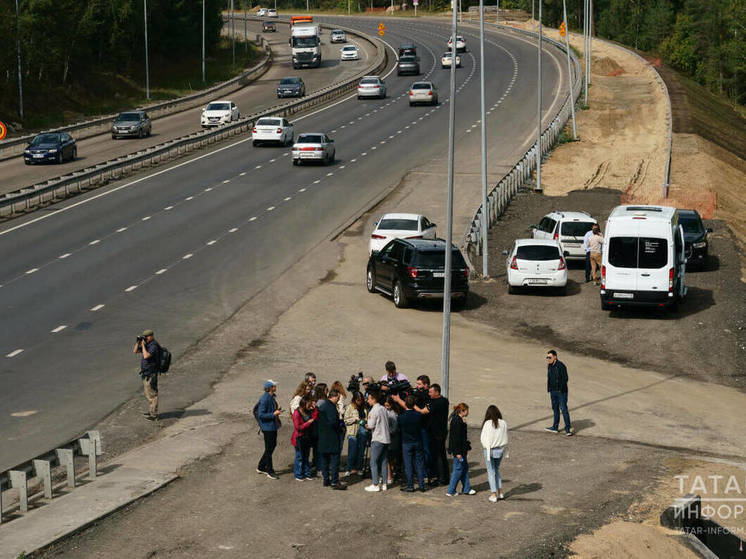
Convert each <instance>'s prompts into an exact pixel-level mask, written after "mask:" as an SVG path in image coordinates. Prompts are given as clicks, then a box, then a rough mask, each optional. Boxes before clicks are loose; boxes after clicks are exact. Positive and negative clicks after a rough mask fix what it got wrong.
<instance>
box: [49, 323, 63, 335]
mask: <svg viewBox="0 0 746 559" xmlns="http://www.w3.org/2000/svg"><path fill="white" fill-rule="evenodd" d="M65 328H67V324H60V325H59V326H58V327H57V328H54V329H53V330H52V332H51V333H52V334H56V333H57V332H62V331H63V330H64V329H65Z"/></svg>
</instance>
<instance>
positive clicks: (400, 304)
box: [394, 281, 409, 309]
mask: <svg viewBox="0 0 746 559" xmlns="http://www.w3.org/2000/svg"><path fill="white" fill-rule="evenodd" d="M408 304H409V301H407V296H406V295H404V290H403V289H402V287H401V283H399V282H398V281H397V282H396V283H395V284H394V305H395V306H396V308H397V309H404V308H406V307H407V305H408Z"/></svg>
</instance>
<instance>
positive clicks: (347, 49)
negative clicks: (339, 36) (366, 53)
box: [342, 47, 357, 51]
mask: <svg viewBox="0 0 746 559" xmlns="http://www.w3.org/2000/svg"><path fill="white" fill-rule="evenodd" d="M342 50H346V51H353V50H357V47H342Z"/></svg>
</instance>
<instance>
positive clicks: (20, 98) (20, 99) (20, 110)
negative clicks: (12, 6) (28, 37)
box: [16, 0, 23, 118]
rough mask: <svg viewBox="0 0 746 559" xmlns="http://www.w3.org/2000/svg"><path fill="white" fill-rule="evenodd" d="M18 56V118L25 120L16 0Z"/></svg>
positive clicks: (17, 17)
mask: <svg viewBox="0 0 746 559" xmlns="http://www.w3.org/2000/svg"><path fill="white" fill-rule="evenodd" d="M16 56H17V57H18V116H20V117H21V118H23V72H22V71H21V19H20V16H19V14H18V0H16Z"/></svg>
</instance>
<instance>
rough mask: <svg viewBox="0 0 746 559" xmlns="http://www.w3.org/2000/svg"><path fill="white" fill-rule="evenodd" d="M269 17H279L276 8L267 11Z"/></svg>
mask: <svg viewBox="0 0 746 559" xmlns="http://www.w3.org/2000/svg"><path fill="white" fill-rule="evenodd" d="M267 17H279V16H278V15H277V10H275V9H274V8H270V9H268V10H267Z"/></svg>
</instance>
